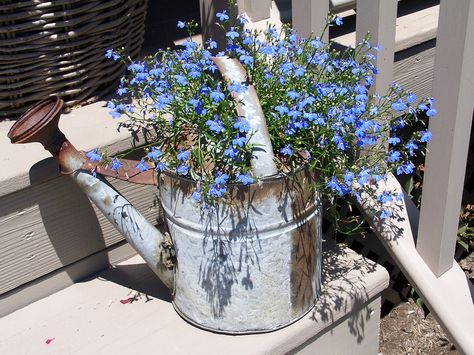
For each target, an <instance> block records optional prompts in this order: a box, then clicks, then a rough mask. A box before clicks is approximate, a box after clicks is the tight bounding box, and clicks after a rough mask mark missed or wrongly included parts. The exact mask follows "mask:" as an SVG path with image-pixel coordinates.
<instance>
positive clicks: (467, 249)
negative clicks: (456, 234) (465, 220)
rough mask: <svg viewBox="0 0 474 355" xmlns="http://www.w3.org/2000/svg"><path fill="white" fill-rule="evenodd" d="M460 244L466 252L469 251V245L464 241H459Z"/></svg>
mask: <svg viewBox="0 0 474 355" xmlns="http://www.w3.org/2000/svg"><path fill="white" fill-rule="evenodd" d="M458 244H459V245H460V246H461V247H462V248H463V249H464V250H465V251H467V252H468V251H469V245H467V243H466V242H465V241H464V240H458Z"/></svg>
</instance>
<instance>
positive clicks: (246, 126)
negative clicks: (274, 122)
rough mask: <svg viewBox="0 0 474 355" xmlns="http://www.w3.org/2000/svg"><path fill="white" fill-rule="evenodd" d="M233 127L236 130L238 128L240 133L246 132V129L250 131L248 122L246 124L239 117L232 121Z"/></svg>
mask: <svg viewBox="0 0 474 355" xmlns="http://www.w3.org/2000/svg"><path fill="white" fill-rule="evenodd" d="M234 128H235V129H237V130H239V132H240V133H247V132H248V131H250V126H249V124H248V123H247V122H246V121H244V120H242V119H240V118H238V119H237V120H236V121H235V123H234Z"/></svg>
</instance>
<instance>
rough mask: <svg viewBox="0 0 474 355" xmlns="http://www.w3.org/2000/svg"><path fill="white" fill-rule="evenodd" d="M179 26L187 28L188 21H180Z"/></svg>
mask: <svg viewBox="0 0 474 355" xmlns="http://www.w3.org/2000/svg"><path fill="white" fill-rule="evenodd" d="M176 26H177V27H178V28H185V27H186V22H184V21H178V24H177V25H176Z"/></svg>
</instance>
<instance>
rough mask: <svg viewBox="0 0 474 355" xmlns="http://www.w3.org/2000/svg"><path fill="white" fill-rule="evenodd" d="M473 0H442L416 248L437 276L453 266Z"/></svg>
mask: <svg viewBox="0 0 474 355" xmlns="http://www.w3.org/2000/svg"><path fill="white" fill-rule="evenodd" d="M473 44H474V0H457V1H452V0H450V1H448V0H441V7H440V14H439V23H438V35H437V40H436V57H435V69H434V81H433V96H434V97H435V98H436V108H437V110H438V116H437V117H435V118H433V119H432V120H431V121H430V124H429V128H430V130H431V131H432V132H433V140H432V141H431V142H429V144H428V154H427V157H426V164H425V165H426V170H425V175H424V182H423V196H422V204H421V214H420V225H419V229H418V240H417V249H418V252H419V253H420V255H421V256H422V257H423V259H424V260H425V262H426V263H427V264H428V266H429V267H430V269H431V270H432V271H433V273H434V274H435V275H436V276H440V275H442V274H443V273H444V272H446V271H447V270H449V269H450V268H451V267H452V265H453V257H454V250H455V244H456V234H457V228H458V223H459V210H460V206H461V196H462V189H463V181H464V174H465V169H466V160H467V152H468V145H469V135H470V132H471V124H472V115H473V105H474V45H473Z"/></svg>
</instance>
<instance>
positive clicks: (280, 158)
mask: <svg viewBox="0 0 474 355" xmlns="http://www.w3.org/2000/svg"><path fill="white" fill-rule="evenodd" d="M217 18H218V20H219V21H220V22H221V23H222V28H223V29H224V30H225V33H226V37H227V42H228V43H227V47H226V48H225V50H224V51H222V52H219V53H218V54H217V56H224V55H225V56H229V57H234V58H237V59H238V60H239V61H240V63H241V64H242V65H243V66H244V67H245V69H246V70H247V73H248V76H249V82H250V83H251V84H252V85H253V86H254V87H255V89H256V91H257V94H258V97H259V100H260V103H261V106H262V109H263V112H264V114H265V119H266V122H267V126H268V130H269V133H270V137H271V143H272V146H273V149H274V152H273V153H274V155H275V160H276V163H277V166H278V168H279V171H280V172H281V173H282V174H286V173H291V172H294V171H296V170H297V169H300V168H301V167H307V168H308V169H312V170H314V171H316V172H317V173H318V174H317V175H318V181H316V182H315V184H316V185H317V187H318V188H319V189H320V190H322V191H323V192H325V193H326V194H327V195H328V196H335V197H340V196H345V195H348V194H350V195H353V196H356V197H358V196H359V194H360V193H361V191H363V190H366V191H367V190H370V188H371V186H373V183H374V182H378V181H380V180H383V179H385V177H386V174H387V172H388V171H390V170H392V171H394V172H395V173H396V174H410V173H411V172H412V171H413V168H414V166H413V164H412V163H411V160H412V157H413V156H414V155H416V154H419V153H420V151H421V150H420V148H421V147H422V146H423V144H424V143H426V142H427V141H429V140H430V139H431V133H430V132H429V131H428V130H427V129H426V128H425V127H424V123H423V122H424V121H423V120H422V119H421V118H422V117H425V116H428V117H430V116H434V115H435V114H436V110H435V109H434V103H433V100H432V99H428V100H424V101H422V102H421V103H419V104H416V102H417V98H416V95H415V94H414V93H412V92H405V91H403V90H402V89H401V88H400V87H399V86H397V85H393V86H392V87H391V88H390V90H389V91H388V92H387V93H385V94H384V95H379V94H372V93H371V90H370V87H371V85H372V84H373V83H374V77H375V75H376V74H377V68H376V67H375V66H374V64H373V62H374V59H375V55H376V52H377V51H378V50H379V48H378V47H371V45H370V43H369V38H368V37H367V38H366V39H365V40H364V41H363V42H362V43H360V44H359V45H358V46H357V47H356V48H355V49H352V50H346V51H342V52H339V51H335V50H333V49H331V44H330V43H329V44H326V43H323V42H322V41H321V40H320V38H319V37H314V36H310V37H309V38H300V37H299V36H298V35H297V33H295V32H294V31H293V30H292V29H291V28H289V27H283V29H281V30H278V29H276V28H274V27H272V26H270V27H268V28H267V29H266V30H265V31H250V30H247V29H245V18H242V17H241V18H238V19H237V20H235V21H234V22H231V21H232V18H231V16H229V15H228V14H227V13H226V12H225V11H224V12H221V13H218V14H217ZM330 23H335V24H336V25H340V24H341V23H342V19H340V18H339V17H332V18H330V20H329V21H328V25H329V24H330ZM178 27H181V28H188V29H192V28H193V27H194V25H193V24H192V23H185V22H182V21H180V22H179V23H178ZM190 34H191V33H190ZM216 47H217V44H216V42H214V41H212V40H210V41H208V42H207V43H206V46H205V47H203V46H201V45H199V44H197V43H195V42H193V41H192V40H191V39H189V40H187V41H186V42H184V45H183V48H182V49H180V50H176V51H171V50H166V51H161V52H159V53H157V54H156V55H155V56H153V57H150V58H146V59H145V60H144V61H143V62H130V61H128V60H127V59H126V58H125V57H124V56H123V55H122V54H121V53H120V51H112V50H109V51H107V53H106V56H108V57H109V58H111V59H113V60H122V61H124V62H125V63H127V74H126V75H125V76H124V77H123V79H122V81H121V84H120V87H119V88H118V90H117V94H118V95H119V96H120V99H119V100H113V101H111V102H109V104H108V106H109V108H110V110H111V115H112V117H119V116H121V115H124V114H125V115H126V116H128V122H127V127H129V128H130V129H132V130H135V131H138V130H143V129H145V130H146V131H148V132H154V133H153V143H151V144H149V145H147V147H146V148H147V154H146V156H145V157H144V158H143V160H142V161H141V162H140V163H139V165H137V168H139V169H140V170H147V169H149V168H151V167H152V166H153V167H154V168H155V169H156V170H157V171H163V170H164V169H167V170H170V171H174V172H175V173H176V174H178V175H182V176H187V177H189V178H191V179H194V180H195V181H197V185H196V186H197V187H196V190H195V191H194V192H193V194H192V197H193V198H194V199H195V200H196V201H197V202H201V203H204V204H206V203H209V202H211V201H215V200H216V199H220V198H223V197H225V196H226V193H227V186H228V184H230V183H240V184H244V185H247V184H251V183H253V182H255V180H256V179H255V177H254V176H253V175H252V170H251V167H250V160H251V157H252V151H253V149H255V147H252V145H251V144H249V143H248V140H249V137H250V136H251V134H252V133H253V132H249V130H250V128H249V125H248V124H247V122H246V121H245V120H244V119H242V118H241V117H238V116H237V114H236V106H235V105H236V104H235V102H234V100H233V98H232V96H231V94H230V91H235V92H242V91H245V90H246V89H247V88H246V85H245V84H242V83H227V82H225V81H224V80H223V79H222V77H221V76H220V75H219V74H218V73H217V68H216V65H215V64H214V63H213V61H212V55H211V52H210V51H211V50H214V49H215V48H216ZM130 99H132V100H130ZM414 125H417V126H422V129H421V130H418V131H415V132H414V133H413V134H410V135H409V136H407V135H406V134H405V133H403V132H404V129H405V127H406V126H410V127H413V126H414ZM94 153H95V154H96V155H97V153H96V152H94ZM96 155H93V157H96ZM119 164H120V163H119V161H118V160H116V159H114V160H113V161H112V168H118V167H120V165H119ZM399 198H400V196H393V195H392V194H391V193H390V192H388V191H385V192H383V193H382V194H381V195H380V196H378V200H379V202H380V203H381V204H382V205H383V206H388V205H389V204H390V203H391V202H392V201H393V200H395V199H399ZM382 214H383V215H384V216H388V215H390V208H384V210H383V212H382Z"/></svg>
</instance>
